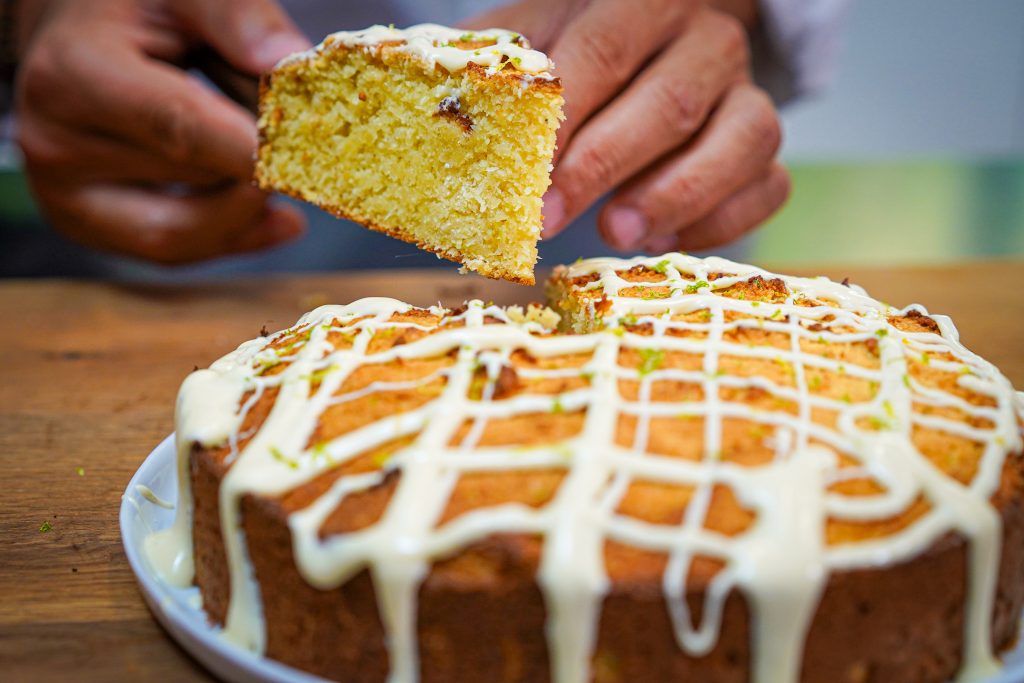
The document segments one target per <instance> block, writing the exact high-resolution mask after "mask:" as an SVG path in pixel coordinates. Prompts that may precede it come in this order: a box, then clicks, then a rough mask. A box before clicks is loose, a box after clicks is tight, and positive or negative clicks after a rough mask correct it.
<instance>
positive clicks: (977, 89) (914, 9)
mask: <svg viewBox="0 0 1024 683" xmlns="http://www.w3.org/2000/svg"><path fill="white" fill-rule="evenodd" d="M784 122H785V127H786V132H787V142H786V147H785V155H786V157H787V158H788V159H789V160H791V161H802V160H829V161H835V160H837V159H851V158H852V159H860V158H893V157H904V158H905V157H908V156H909V157H948V156H955V157H992V156H997V157H1006V156H1018V157H1019V156H1021V155H1024V2H1022V1H1021V0H977V1H975V2H970V1H968V0H854V2H853V4H852V6H851V7H850V12H849V22H848V25H847V30H846V35H845V46H844V48H843V50H842V52H841V55H840V58H839V62H838V68H837V73H836V78H835V80H834V82H833V85H832V87H831V88H830V89H829V90H828V91H826V92H825V93H824V94H823V95H822V96H820V97H817V98H814V99H813V100H810V101H804V102H800V103H797V104H795V105H793V106H792V107H790V108H788V109H787V111H786V112H785V114H784Z"/></svg>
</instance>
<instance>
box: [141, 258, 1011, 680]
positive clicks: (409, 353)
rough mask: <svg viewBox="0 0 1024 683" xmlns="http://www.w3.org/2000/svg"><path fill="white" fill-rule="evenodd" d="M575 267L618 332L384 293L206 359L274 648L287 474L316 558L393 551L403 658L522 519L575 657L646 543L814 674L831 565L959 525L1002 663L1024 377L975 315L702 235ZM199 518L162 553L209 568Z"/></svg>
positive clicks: (788, 672)
mask: <svg viewBox="0 0 1024 683" xmlns="http://www.w3.org/2000/svg"><path fill="white" fill-rule="evenodd" d="M552 289H553V290H554V291H556V292H557V294H556V298H558V300H557V301H556V302H555V304H556V306H557V307H558V308H560V309H562V311H563V315H564V316H567V317H572V316H573V315H578V317H579V318H580V319H581V320H583V321H585V322H587V323H588V327H589V328H590V329H591V330H592V331H590V332H588V333H584V334H566V333H563V332H557V331H554V330H552V329H551V327H552V323H553V322H554V318H553V314H552V313H551V312H550V311H547V310H545V309H542V308H530V309H526V310H523V309H521V308H512V309H503V308H501V307H498V306H494V305H488V304H485V303H483V302H480V301H473V302H469V303H468V304H467V305H466V306H465V307H464V308H462V309H457V310H450V309H446V308H442V307H433V308H429V309H422V308H416V307H413V306H410V305H408V304H405V303H403V302H400V301H395V300H392V299H363V300H360V301H357V302H355V303H353V304H350V305H347V306H325V307H321V308H318V309H316V310H315V311H312V312H310V313H308V314H307V315H305V316H303V317H302V319H300V320H299V322H298V323H297V324H296V325H295V326H294V327H292V328H290V329H288V330H284V331H282V332H278V333H275V334H272V335H268V336H266V337H261V338H259V339H256V340H253V341H250V342H247V343H245V344H243V345H242V346H240V347H239V348H238V350H236V351H235V352H233V353H232V354H229V355H228V356H226V357H225V358H223V359H221V360H219V361H217V362H216V363H214V364H213V365H212V366H211V367H210V369H208V370H200V371H198V372H196V373H193V374H192V375H191V376H190V377H189V378H188V379H187V380H186V382H185V383H184V385H183V387H182V390H181V393H180V395H179V399H178V406H177V417H176V423H177V433H178V443H179V457H181V458H182V462H186V463H187V458H188V454H189V452H190V451H191V449H192V447H193V445H194V444H199V445H200V446H202V447H205V448H207V449H209V450H211V451H212V452H213V453H214V454H215V456H216V457H217V458H218V459H219V460H220V462H222V463H223V465H224V466H225V467H226V468H228V469H227V474H226V475H225V477H224V479H223V482H222V487H221V496H222V497H225V496H226V497H227V498H228V500H229V501H230V502H229V504H227V505H224V506H222V508H221V509H222V511H224V513H223V514H226V515H227V517H225V518H224V519H222V526H223V528H225V529H234V530H236V531H235V532H234V533H228V534H226V536H225V541H226V545H227V551H228V557H229V564H230V566H231V572H232V592H231V606H230V608H229V613H228V622H227V627H226V633H227V635H228V636H229V637H231V638H233V639H235V640H237V641H239V642H242V643H244V644H246V645H248V646H250V647H253V648H254V649H257V650H259V649H261V648H262V644H263V641H262V638H263V631H262V629H263V626H262V624H261V623H260V617H259V596H258V589H257V588H256V587H255V585H254V584H253V583H252V580H251V577H250V574H249V573H248V571H247V569H246V567H245V555H244V552H243V545H242V542H241V539H240V534H241V532H240V531H238V529H239V524H238V518H237V500H238V499H239V498H240V497H241V496H242V495H245V494H249V493H256V494H260V495H264V496H270V497H279V499H280V501H281V505H282V506H283V508H284V509H285V511H286V512H287V514H288V520H289V522H288V523H289V526H290V528H291V532H292V534H293V537H294V552H295V561H296V565H297V566H298V567H299V569H300V571H301V572H302V573H303V576H304V577H306V579H307V580H308V581H309V582H310V583H311V584H312V585H314V586H317V587H320V588H324V589H326V588H331V587H334V586H337V585H340V584H341V583H343V582H344V581H345V580H347V579H348V578H349V577H351V576H352V575H353V574H354V573H355V572H356V571H358V570H360V569H362V568H365V567H369V568H370V569H371V571H372V572H373V576H374V585H375V588H376V590H377V591H378V598H379V604H380V607H381V610H382V621H383V622H384V623H385V624H386V625H387V626H388V631H389V648H390V661H391V662H392V679H393V680H414V679H415V671H416V643H415V595H416V590H415V587H416V586H418V585H419V582H421V581H422V580H423V578H424V576H425V575H426V573H427V572H428V571H429V570H430V567H431V565H432V563H435V562H437V561H438V560H439V559H442V558H446V557H450V556H452V555H453V554H457V553H458V552H459V551H460V550H462V549H465V548H467V547H469V546H471V545H472V544H473V543H474V542H477V541H480V540H481V539H484V538H487V537H490V536H493V535H494V534H507V533H513V534H524V535H528V536H531V537H534V538H537V539H539V540H538V541H537V542H538V543H539V544H541V549H540V553H539V555H540V557H539V560H538V566H537V581H538V583H539V585H540V587H541V589H542V590H543V591H544V593H545V602H546V604H547V606H548V609H549V628H548V634H549V650H550V652H551V659H552V667H553V668H552V672H553V678H554V679H555V680H557V681H582V680H585V679H586V677H587V671H588V667H589V656H590V653H591V648H592V645H593V639H594V637H595V628H596V627H595V624H596V621H597V617H598V615H599V613H600V602H601V599H602V597H603V596H604V595H605V594H606V593H607V592H608V591H609V590H610V587H611V585H612V583H613V581H614V580H615V579H616V576H618V575H621V574H622V573H623V572H625V573H626V574H627V575H628V573H629V572H630V571H632V570H631V569H630V568H629V567H628V566H627V567H626V568H625V569H623V568H622V567H621V565H622V564H623V558H626V559H628V557H629V554H628V553H627V552H625V551H623V550H622V547H628V548H632V549H638V550H639V551H642V552H646V553H654V554H657V555H658V556H659V557H660V558H662V561H661V562H660V564H657V565H656V566H657V568H658V571H659V572H660V573H661V576H662V585H663V588H664V592H665V599H666V602H667V606H668V608H669V611H670V614H671V616H672V621H673V624H674V626H675V630H676V635H677V639H678V641H679V643H680V646H681V647H682V648H684V649H685V650H686V651H687V652H690V653H691V654H694V655H700V654H702V653H705V652H707V651H708V650H709V649H710V648H711V647H712V646H713V645H714V642H715V637H716V636H715V634H716V633H717V626H716V624H717V619H718V618H719V617H720V615H721V610H722V605H723V602H724V598H725V596H726V595H727V594H728V593H729V592H730V591H731V590H733V589H738V590H742V591H743V592H744V594H745V595H746V597H747V599H748V600H750V601H752V602H753V604H754V607H755V609H754V612H755V613H756V614H758V615H760V616H759V619H761V620H762V622H761V623H762V624H763V625H764V627H763V628H758V629H755V631H756V632H755V634H754V637H755V638H756V639H758V643H757V644H756V646H755V648H754V651H755V652H759V653H761V654H760V655H759V656H758V657H757V660H756V661H755V662H754V664H753V673H754V677H755V679H756V680H769V678H771V680H796V677H797V675H798V673H799V664H800V659H799V653H800V643H802V638H803V636H804V633H805V631H806V628H807V625H808V623H809V620H810V618H811V616H812V615H813V610H814V607H815V605H816V602H817V598H818V596H819V594H820V591H821V590H822V589H823V587H824V582H825V580H826V579H827V577H828V574H829V573H830V572H832V571H835V570H842V569H847V568H853V567H865V566H884V565H888V564H892V563H895V562H899V561H903V560H906V559H908V558H910V557H913V556H915V555H917V554H920V553H922V552H924V551H925V550H927V548H928V547H930V545H931V544H932V543H933V542H934V541H935V540H936V539H937V538H939V537H940V536H941V535H942V534H945V533H948V532H950V531H955V532H959V533H962V534H964V535H966V536H967V537H969V538H970V540H971V544H970V560H969V562H970V568H971V572H970V576H971V581H972V590H971V591H970V594H971V595H972V596H975V597H973V598H972V600H971V603H970V605H969V606H968V610H967V613H966V614H967V621H968V629H967V631H966V632H965V634H966V642H965V653H966V655H965V657H964V667H965V671H969V672H978V671H984V670H988V669H989V668H991V667H992V666H994V662H995V660H994V658H993V656H992V653H991V650H990V645H989V641H988V637H987V628H988V627H987V624H988V617H989V614H990V613H991V593H992V585H993V577H992V576H991V574H992V573H991V572H990V571H989V570H988V568H989V567H991V566H992V563H993V562H994V560H993V557H994V556H998V542H999V541H998V513H997V512H996V510H995V509H994V508H993V506H992V505H991V504H990V502H989V501H990V498H992V497H993V496H994V495H995V494H996V493H997V492H998V491H999V488H1000V485H1001V477H1002V475H1003V471H1004V463H1005V460H1006V458H1007V457H1008V455H1009V454H1011V453H1018V452H1020V451H1021V449H1022V442H1021V428H1020V419H1021V417H1020V416H1021V407H1020V399H1019V397H1017V395H1016V394H1015V392H1014V391H1013V389H1012V387H1011V386H1010V384H1009V382H1008V381H1007V380H1006V379H1005V378H1004V377H1003V376H1002V375H1001V374H1000V373H999V372H998V370H996V368H994V367H993V366H992V365H991V364H989V363H987V362H986V361H984V360H983V359H981V358H979V357H977V356H976V355H974V354H972V353H971V352H969V351H968V350H966V349H965V348H964V347H963V346H962V345H960V343H959V341H958V336H957V333H956V329H955V328H954V327H953V325H952V323H951V322H950V321H949V319H948V318H945V317H944V316H932V315H929V314H928V312H927V311H925V310H924V309H923V308H921V307H919V306H909V307H907V308H903V309H896V308H893V307H890V306H888V305H886V304H884V303H881V302H879V301H877V300H875V299H872V298H870V297H869V296H868V295H867V294H866V293H865V292H864V291H863V290H862V289H860V288H858V287H856V286H846V285H843V284H839V283H835V282H832V281H830V280H826V279H824V278H818V279H814V278H794V277H785V276H779V275H775V274H773V273H769V272H767V271H763V270H761V269H758V268H754V267H752V266H747V265H743V264H738V263H733V262H731V261H726V260H724V259H717V258H711V259H697V258H693V257H690V256H685V255H682V254H667V255H665V256H662V257H655V258H640V259H633V260H619V259H593V260H589V261H582V262H580V263H577V264H574V265H573V266H569V267H562V268H560V269H558V270H556V273H555V276H554V279H553V282H552ZM564 322H565V320H563V324H564ZM181 467H182V465H181V464H180V463H179V468H181ZM179 471H180V472H183V471H187V470H182V469H179ZM185 479H187V477H184V476H182V480H183V481H184V480H185ZM381 492H383V493H385V494H386V495H383V496H381V495H376V494H379V493H381ZM183 498H184V496H183ZM371 501H376V502H375V503H371ZM178 519H179V521H180V520H183V519H185V521H180V523H178V524H177V525H176V528H175V529H172V530H170V531H169V532H166V533H164V534H163V535H162V536H158V537H154V539H155V541H154V543H153V546H154V557H156V558H158V561H160V560H159V558H161V557H162V558H163V560H162V561H163V563H164V565H165V566H166V567H168V568H170V567H171V566H172V565H174V561H173V560H177V565H174V566H177V568H178V569H179V570H181V571H180V572H179V574H178V579H179V580H182V581H184V580H187V579H188V572H189V570H188V563H187V561H186V562H182V561H181V558H182V555H183V553H184V554H186V555H187V552H188V528H187V519H186V518H185V515H184V514H179V518H178ZM994 554H995V555H994ZM701 562H703V563H704V564H705V565H706V564H707V563H708V562H710V563H712V564H713V566H714V568H713V570H711V571H707V572H706V576H705V577H704V578H705V579H706V580H707V582H708V585H709V586H710V588H709V590H708V591H707V593H708V597H707V602H706V604H705V607H704V610H703V615H704V616H703V617H702V622H701V623H700V624H699V625H694V624H693V622H692V620H691V617H690V614H689V612H688V608H687V603H686V600H685V595H684V594H685V587H686V584H687V576H693V574H694V572H696V571H697V569H696V568H697V566H698V564H700V563H701ZM625 564H628V562H625ZM167 574H168V575H172V574H173V571H171V570H170V569H168V571H167ZM236 586H239V587H241V589H240V590H237V591H236V590H235V587H236ZM780 586H785V589H780ZM979 596H980V597H979ZM985 596H987V597H985Z"/></svg>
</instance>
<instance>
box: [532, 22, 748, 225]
mask: <svg viewBox="0 0 1024 683" xmlns="http://www.w3.org/2000/svg"><path fill="white" fill-rule="evenodd" d="M747 66H748V55H747V41H746V34H745V33H744V31H743V28H742V26H740V24H739V22H737V21H736V20H734V19H732V18H731V17H726V16H725V15H722V14H719V13H717V12H700V13H698V14H697V15H695V16H694V17H693V19H692V20H691V21H690V23H689V24H687V29H686V32H685V34H684V35H683V36H682V37H681V38H680V39H679V40H677V41H676V42H675V43H673V44H672V45H671V46H670V47H669V48H668V49H667V50H666V51H665V52H664V53H662V55H660V56H659V57H658V58H657V60H656V61H655V62H654V63H653V64H652V65H651V66H650V67H648V68H647V69H646V70H644V71H643V72H642V73H641V74H640V76H639V77H638V78H637V79H636V80H634V82H633V83H632V84H631V85H630V86H629V87H628V88H627V89H626V91H625V92H624V93H623V94H622V95H621V96H620V97H618V98H616V99H615V100H614V101H613V102H612V103H610V104H609V105H608V106H607V107H605V108H604V109H602V110H601V111H600V112H598V113H597V114H595V115H594V117H593V118H591V119H590V120H589V121H588V122H587V123H586V124H584V125H583V127H582V128H581V129H580V130H579V131H577V133H576V135H575V136H574V137H573V139H572V142H571V143H570V144H569V148H568V149H567V150H566V151H565V153H564V154H563V155H562V157H561V159H560V160H559V162H558V165H557V166H556V167H555V171H554V173H553V174H552V185H553V192H557V193H559V194H560V195H561V201H562V202H563V209H564V213H563V214H562V215H561V216H560V217H558V218H560V220H559V221H558V222H557V223H556V222H555V221H556V217H554V216H552V217H551V218H550V219H549V221H548V222H547V223H546V224H545V232H544V236H545V237H549V236H551V235H554V234H557V232H558V231H559V229H560V228H562V227H563V226H564V225H566V224H567V223H569V222H570V221H571V220H572V219H573V218H574V217H575V216H576V215H577V214H579V213H580V212H582V211H583V210H585V209H586V208H587V207H588V206H590V205H591V204H592V203H593V202H594V201H596V200H597V199H598V198H599V197H600V196H602V195H603V194H605V193H606V192H608V190H610V189H612V188H613V187H615V186H616V185H618V184H619V183H621V182H622V181H624V180H625V179H627V178H629V177H631V176H633V175H634V174H635V173H637V172H638V171H640V170H641V169H643V168H645V167H646V166H648V165H649V164H651V163H652V162H653V161H655V160H656V159H658V158H659V157H661V156H662V155H663V154H665V153H666V152H668V151H669V150H672V149H675V148H677V147H679V146H680V145H681V144H682V143H684V142H685V141H686V140H688V139H689V138H690V137H691V136H693V135H694V133H696V132H697V130H699V129H700V127H701V126H702V125H703V123H704V121H705V119H706V118H707V116H708V113H709V112H710V111H711V109H712V107H713V106H714V105H715V103H716V102H718V100H719V99H720V98H721V96H722V94H723V92H725V90H726V89H727V88H728V87H729V86H731V85H734V84H735V83H736V82H738V81H739V80H741V79H744V78H746V77H747Z"/></svg>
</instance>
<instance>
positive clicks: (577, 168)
mask: <svg viewBox="0 0 1024 683" xmlns="http://www.w3.org/2000/svg"><path fill="white" fill-rule="evenodd" d="M720 4H721V5H723V6H725V5H729V6H730V7H731V8H733V9H738V8H741V7H745V9H746V10H747V11H746V12H742V13H741V14H745V15H746V17H747V18H748V19H749V18H750V17H751V16H752V15H753V14H754V11H755V10H756V8H754V6H753V5H752V3H751V2H747V3H743V2H735V1H733V2H729V3H720ZM489 26H503V27H507V28H512V29H515V30H517V31H520V32H521V33H523V34H524V35H525V36H526V37H527V38H529V39H530V41H531V43H532V44H533V46H534V47H535V48H537V49H540V50H544V51H546V52H547V53H548V54H549V56H550V57H551V58H552V60H553V61H554V62H555V68H556V71H555V73H556V75H557V76H559V77H560V78H561V80H562V85H563V88H564V95H565V107H564V112H565V117H566V120H565V122H564V123H563V124H562V127H561V128H560V129H559V131H558V147H559V149H558V152H557V154H556V159H555V168H554V171H553V173H552V186H551V189H549V190H548V193H547V194H546V195H545V197H544V214H545V220H544V233H543V234H544V237H551V236H553V235H556V234H557V233H559V232H560V231H561V230H562V229H563V228H564V227H565V226H566V225H567V224H568V223H569V222H570V221H571V220H572V219H573V218H575V217H576V216H578V215H579V214H580V213H582V212H583V211H584V210H585V209H586V208H587V207H589V206H590V205H591V204H593V203H594V202H595V201H597V199H599V198H600V197H601V196H603V195H604V194H605V193H608V192H614V194H613V196H612V197H611V199H610V200H609V201H608V203H607V204H606V205H605V206H604V207H603V209H602V210H601V213H600V215H599V217H598V226H599V228H600V231H601V234H602V235H603V236H604V238H605V240H606V241H607V242H608V243H609V244H611V245H612V246H613V247H616V248H619V249H624V250H625V249H645V250H647V251H652V252H664V251H669V250H673V249H701V248H707V247H712V246H716V245H719V244H723V243H725V242H729V241H731V240H734V239H736V238H738V237H740V236H741V235H743V234H744V233H746V232H747V231H749V230H750V229H752V228H753V227H755V226H756V225H757V224H759V223H760V222H762V221H763V220H765V219H766V218H767V217H768V216H770V215H771V214H772V213H774V212H775V210H776V209H778V208H779V207H780V206H781V205H782V203H783V202H784V201H785V199H786V197H787V196H788V194H789V176H788V174H787V173H786V171H785V169H784V168H783V167H782V166H781V165H780V164H779V163H778V162H777V161H776V160H775V156H776V153H777V152H778V149H779V145H780V143H781V129H780V125H779V121H778V117H777V115H776V112H775V109H774V107H773V105H772V102H771V100H770V99H769V97H768V95H767V94H766V93H764V92H763V91H761V90H760V89H758V88H757V87H755V86H754V85H753V84H752V83H751V80H750V75H749V60H750V56H749V49H748V45H747V34H746V31H745V29H744V26H743V24H742V23H741V22H740V21H739V20H738V19H737V18H735V17H734V16H733V15H731V14H727V13H725V12H722V11H718V10H716V9H714V8H712V7H710V6H708V5H707V4H706V3H704V2H699V1H698V0H590V1H589V2H587V1H585V0H522V1H521V2H516V3H513V4H511V5H507V6H505V7H501V8H499V9H497V10H495V11H493V12H490V13H488V14H486V15H483V16H480V17H477V18H475V19H474V20H472V22H470V26H469V27H470V28H486V27H489Z"/></svg>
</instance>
